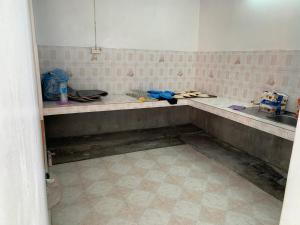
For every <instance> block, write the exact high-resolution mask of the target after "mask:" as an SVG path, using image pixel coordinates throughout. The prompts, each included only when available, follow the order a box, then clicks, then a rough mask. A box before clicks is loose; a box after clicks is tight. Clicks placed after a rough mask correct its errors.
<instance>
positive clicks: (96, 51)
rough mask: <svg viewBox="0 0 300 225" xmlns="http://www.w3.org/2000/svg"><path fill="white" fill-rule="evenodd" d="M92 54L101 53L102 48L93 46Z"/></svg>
mask: <svg viewBox="0 0 300 225" xmlns="http://www.w3.org/2000/svg"><path fill="white" fill-rule="evenodd" d="M91 52H92V54H100V53H101V48H98V47H96V48H92V51H91Z"/></svg>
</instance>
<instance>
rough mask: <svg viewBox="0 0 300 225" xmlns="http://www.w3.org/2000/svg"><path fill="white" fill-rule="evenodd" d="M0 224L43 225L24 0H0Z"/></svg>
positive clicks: (39, 156)
mask: <svg viewBox="0 0 300 225" xmlns="http://www.w3.org/2000/svg"><path fill="white" fill-rule="evenodd" d="M0 21H1V23H0V33H1V35H0V49H1V51H0V62H1V82H0V178H1V179H0V224H3V225H25V224H26V225H27V224H28V225H47V224H48V216H47V206H46V194H45V179H44V170H43V163H42V146H41V132H40V124H39V112H38V104H37V94H36V84H35V75H34V74H35V73H34V64H33V53H32V35H31V24H30V21H29V10H28V1H27V0H19V1H0Z"/></svg>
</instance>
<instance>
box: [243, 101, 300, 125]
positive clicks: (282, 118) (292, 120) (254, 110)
mask: <svg viewBox="0 0 300 225" xmlns="http://www.w3.org/2000/svg"><path fill="white" fill-rule="evenodd" d="M241 112H243V113H246V114H250V115H253V116H257V117H260V118H262V119H267V120H271V121H275V122H278V123H283V124H287V125H290V126H293V127H296V126H297V119H296V117H295V116H294V114H293V113H290V112H286V113H285V114H282V115H274V116H273V115H271V114H270V113H266V112H263V111H260V110H259V108H258V107H256V106H255V107H249V108H246V109H244V110H242V111H241Z"/></svg>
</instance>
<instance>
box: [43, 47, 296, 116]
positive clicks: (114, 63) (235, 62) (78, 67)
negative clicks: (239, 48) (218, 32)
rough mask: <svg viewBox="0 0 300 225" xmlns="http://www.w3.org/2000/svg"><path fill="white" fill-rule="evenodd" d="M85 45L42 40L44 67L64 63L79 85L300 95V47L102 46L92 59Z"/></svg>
mask: <svg viewBox="0 0 300 225" xmlns="http://www.w3.org/2000/svg"><path fill="white" fill-rule="evenodd" d="M90 52H91V49H90V48H85V47H57V46H39V60H40V69H41V73H43V72H46V71H48V70H51V69H53V68H56V67H58V68H62V69H64V70H66V71H67V72H68V73H69V74H70V75H71V78H70V85H71V86H72V87H74V88H76V89H96V88H97V89H102V90H106V91H108V92H109V93H111V94H124V93H126V92H128V91H129V90H130V89H143V90H148V89H151V88H154V89H172V90H190V89H197V90H201V91H205V92H208V93H210V94H215V95H218V96H222V97H229V98H234V99H238V100H241V101H247V102H249V101H251V100H253V99H255V98H257V97H258V96H260V95H261V93H262V92H263V91H265V90H278V91H281V92H284V93H286V94H288V95H289V97H290V98H289V103H288V110H289V111H296V100H297V98H298V97H300V51H292V50H287V51H285V50H272V51H243V52H230V51H226V52H177V51H149V50H132V49H107V48H104V49H102V53H101V54H100V55H98V59H97V60H92V55H91V54H90Z"/></svg>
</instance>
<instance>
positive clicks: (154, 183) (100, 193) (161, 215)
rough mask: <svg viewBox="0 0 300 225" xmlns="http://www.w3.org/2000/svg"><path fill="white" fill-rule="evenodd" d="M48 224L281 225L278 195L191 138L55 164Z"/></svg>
mask: <svg viewBox="0 0 300 225" xmlns="http://www.w3.org/2000/svg"><path fill="white" fill-rule="evenodd" d="M51 170H52V172H53V173H54V174H55V175H56V176H57V177H58V180H59V182H60V184H61V185H62V186H63V196H62V201H61V202H60V203H59V204H58V205H57V206H55V207H54V208H53V209H52V222H53V225H103V224H107V225H165V224H166V225H180V224H181V225H278V223H279V222H278V221H279V216H280V212H281V205H282V203H281V202H280V201H279V200H277V199H275V198H274V197H272V196H270V195H269V194H267V193H265V192H263V191H262V190H260V189H259V188H257V187H256V186H254V185H253V184H251V183H250V182H248V181H247V180H245V179H244V178H242V177H240V176H239V175H237V174H235V173H234V172H232V171H230V170H229V169H227V168H225V167H223V166H222V165H220V164H218V163H216V162H215V161H213V160H211V159H208V158H207V157H205V156H204V155H202V154H201V153H199V152H197V151H195V150H194V149H193V148H192V147H191V146H189V145H179V146H174V147H167V148H159V149H154V150H148V151H141V152H134V153H127V154H123V155H115V156H109V157H103V158H97V159H91V160H86V161H80V162H73V163H67V164H60V165H56V166H54V167H52V169H51Z"/></svg>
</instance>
